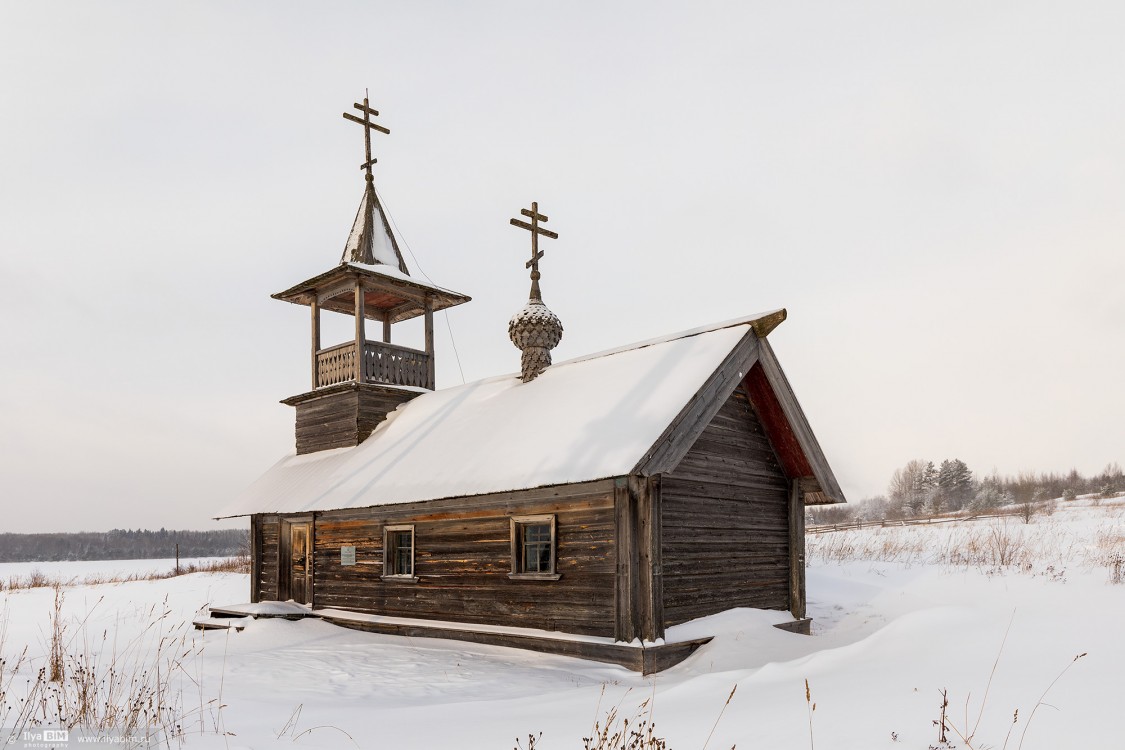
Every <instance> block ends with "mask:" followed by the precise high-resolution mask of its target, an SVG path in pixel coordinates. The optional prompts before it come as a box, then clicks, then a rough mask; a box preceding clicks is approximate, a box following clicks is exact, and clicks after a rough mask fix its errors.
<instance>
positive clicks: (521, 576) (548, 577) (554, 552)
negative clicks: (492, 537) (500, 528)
mask: <svg viewBox="0 0 1125 750" xmlns="http://www.w3.org/2000/svg"><path fill="white" fill-rule="evenodd" d="M508 518H509V520H510V528H511V555H512V572H511V573H509V574H508V578H510V579H512V580H514V581H557V580H559V579H560V578H562V575H560V574H559V572H558V528H557V523H556V519H555V515H554V514H553V513H550V514H543V515H537V516H509V517H508ZM533 523H549V524H551V571H550V572H549V573H526V572H521V571H520V569H519V566H520V557H519V543H518V539H517V534H518V533H519V527H520V526H521V525H523V524H533Z"/></svg>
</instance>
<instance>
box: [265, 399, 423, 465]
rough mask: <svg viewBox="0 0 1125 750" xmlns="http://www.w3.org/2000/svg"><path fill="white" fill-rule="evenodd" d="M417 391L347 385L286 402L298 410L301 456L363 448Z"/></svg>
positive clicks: (297, 425)
mask: <svg viewBox="0 0 1125 750" xmlns="http://www.w3.org/2000/svg"><path fill="white" fill-rule="evenodd" d="M417 395H418V393H417V392H415V391H405V390H397V389H386V388H378V387H373V386H370V385H363V384H356V383H347V384H344V385H342V386H336V387H334V388H329V389H326V390H325V392H324V393H323V394H321V393H319V392H317V391H314V392H312V393H310V394H302V396H297V397H294V398H292V399H287V400H286V402H285V403H290V404H291V405H293V406H294V407H296V411H297V414H296V429H295V431H294V433H295V437H296V440H297V453H315V452H316V451H322V450H328V449H330V448H350V447H352V446H355V445H359V444H360V443H362V442H363V441H364V440H366V439H367V437H368V436H369V435H370V434H371V432H372V431H373V430H374V429H375V428H376V427H377V426H378V425H379V423H380V422H382V421H383V420H385V419H386V418H387V415H388V414H389V413H390V412H392V411H394V410H395V409H397V408H398V406H399V405H400V404H402V403H404V402H406V401H409V400H410V399H412V398H414V397H415V396H417Z"/></svg>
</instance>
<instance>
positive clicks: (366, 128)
mask: <svg viewBox="0 0 1125 750" xmlns="http://www.w3.org/2000/svg"><path fill="white" fill-rule="evenodd" d="M367 95H368V94H367V89H364V90H363V104H360V103H359V102H355V103H353V104H352V106H353V107H355V108H356V109H358V110H359V111H360V112H362V113H363V117H356V116H355V115H353V114H351V113H350V112H345V113H344V119H345V120H351V121H352V122H358V123H359V124H360V125H362V126H363V154H364V156H365V157H366V159H365V161H364V162H363V164H360V165H359V168H360V169H365V170H367V181H368V182H371V181H372V180H373V179H374V178H373V177H372V176H371V165H372V164H374V163H375V162H377V161H379V160H378V159H374V158H372V156H371V131H372V130H378V131H379V132H380V133H383V134H385V135H390V134H391V131H390V130H388V129H387V128H384V127H383V126H382V125H377V124H375V123H373V122H371V118H372V117H378V116H379V111H378V110H376V109H371V107H370V105H369V104H368V101H367Z"/></svg>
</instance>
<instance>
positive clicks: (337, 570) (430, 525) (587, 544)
mask: <svg viewBox="0 0 1125 750" xmlns="http://www.w3.org/2000/svg"><path fill="white" fill-rule="evenodd" d="M539 514H554V515H555V516H556V524H557V526H556V529H557V530H556V535H557V536H556V540H557V541H556V559H557V566H556V569H557V572H558V573H559V574H560V576H561V577H560V578H559V580H557V581H541V580H538V581H536V580H513V579H510V578H509V577H508V574H509V573H510V572H511V570H512V557H511V522H510V520H509V518H510V516H513V515H539ZM387 524H413V525H414V575H415V576H416V577H417V579H418V580H417V582H416V583H411V582H404V581H394V580H386V581H384V580H382V578H381V576H382V573H383V527H384V526H385V525H387ZM264 529H265V524H263V530H264ZM263 538H264V537H263ZM313 539H314V549H313V578H314V583H313V600H314V605H315V606H316V607H318V608H322V607H332V608H339V609H347V610H352V611H356V612H368V613H372V614H383V615H392V616H399V617H417V618H431V619H438V620H453V621H460V622H475V623H487V624H497V625H514V626H519V627H530V628H540V629H544V630H561V631H566V632H570V633H582V634H589V635H607V636H611V635H613V630H614V593H613V592H614V575H615V570H616V554H615V546H614V490H613V481H612V480H608V481H601V482H591V483H587V484H581V485H569V486H563V487H547V488H540V489H535V490H527V491H524V492H519V493H503V494H496V495H484V496H478V497H471V498H458V499H453V500H437V501H430V502H427V503H409V504H402V505H387V506H379V507H373V508H365V509H361V510H337V511H324V512H318V513H317V514H316V519H315V523H314V533H313ZM342 546H354V547H355V548H356V564H355V565H354V566H342V565H341V564H340V547H342ZM265 547H266V545H265V544H263V555H267V554H268V553H266V552H265ZM275 549H276V546H275ZM274 554H275V556H274V558H273V560H274V562H272V564H271V562H269V558H268V557H267V558H266V560H265V561H264V562H263V565H262V568H263V570H264V569H267V568H270V567H272V568H273V569H274V570H275V571H276V568H277V563H276V552H275V553H274ZM275 579H276V575H275ZM267 589H268V587H267V585H265V581H264V580H263V585H262V598H263V599H267V598H270V597H269V596H267ZM271 590H272V591H274V597H276V583H275V584H274V586H273V588H272V589H271Z"/></svg>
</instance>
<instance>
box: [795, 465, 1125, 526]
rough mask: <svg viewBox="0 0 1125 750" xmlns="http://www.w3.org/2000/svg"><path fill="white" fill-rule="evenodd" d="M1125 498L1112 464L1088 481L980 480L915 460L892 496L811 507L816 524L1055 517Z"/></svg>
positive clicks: (1124, 474)
mask: <svg viewBox="0 0 1125 750" xmlns="http://www.w3.org/2000/svg"><path fill="white" fill-rule="evenodd" d="M1121 493H1125V471H1122V469H1121V466H1120V465H1119V464H1117V463H1111V464H1109V465H1108V466H1106V467H1105V469H1103V470H1102V472H1101V473H1100V474H1096V475H1095V476H1092V477H1086V476H1083V475H1082V474H1080V473H1079V472H1078V471H1077V470H1075V469H1071V470H1070V472H1069V473H1067V474H1055V473H1043V474H1035V473H1033V472H1021V473H1019V474H1017V475H1015V476H1001V475H999V474H996V473H993V474H991V475H989V476H985V477H980V478H978V477H976V476H974V475H973V471H972V470H971V469H970V468H969V467H968V465H967V464H965V462H964V461H961V460H960V459H957V458H953V459H946V460H945V461H942V462H941V464H939V465H936V466H935V465H934V462H933V461H926V460H923V459H916V460H914V461H910V462H908V463H907V464H906V465H905V466H903V467H901V468H899V469H897V470H895V472H894V475H893V476H891V481H890V483H889V484H888V486H887V494H886V495H879V496H878V497H869V498H866V499H864V500H861V501H859V502H858V503H855V504H851V503H849V504H847V505H825V506H820V507H810V508H809V509H808V514H807V515H808V518H809V520H810V521H811V522H812V523H845V522H848V521H880V520H884V519H887V520H891V519H900V518H913V517H921V516H935V515H938V514H941V513H949V512H955V511H969V512H973V513H985V512H988V511H990V510H992V509H994V508H1000V507H1002V506H1009V505H1020V506H1027V511H1028V513H1029V514H1030V512H1031V509H1032V507H1033V506H1034V507H1039V508H1042V509H1044V510H1046V511H1047V512H1050V510H1051V507H1049V506H1050V503H1051V502H1052V501H1054V500H1058V499H1060V498H1061V499H1062V500H1063V501H1071V500H1075V499H1076V498H1077V497H1078V496H1079V495H1089V496H1091V497H1093V498H1094V500H1095V502H1096V501H1098V500H1100V499H1102V498H1109V497H1115V496H1117V495H1118V494H1121Z"/></svg>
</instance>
